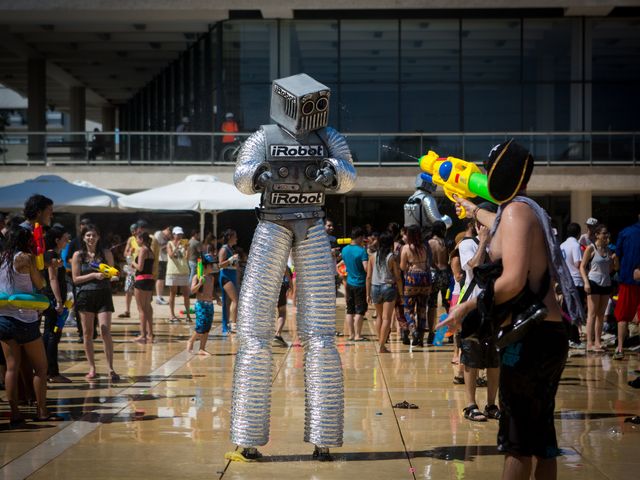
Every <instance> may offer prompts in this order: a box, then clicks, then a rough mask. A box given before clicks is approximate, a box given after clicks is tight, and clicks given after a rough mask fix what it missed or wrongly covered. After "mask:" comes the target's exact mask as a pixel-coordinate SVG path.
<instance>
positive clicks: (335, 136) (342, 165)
mask: <svg viewBox="0 0 640 480" xmlns="http://www.w3.org/2000/svg"><path fill="white" fill-rule="evenodd" d="M324 132H325V134H326V137H327V144H328V147H329V157H330V158H328V159H327V161H328V163H329V164H330V165H331V166H332V167H333V169H334V171H335V173H336V181H337V186H336V187H335V188H334V189H332V190H333V191H334V192H336V193H346V192H348V191H350V190H352V189H353V187H354V186H355V183H356V169H355V168H354V166H353V160H352V159H351V150H349V145H347V140H346V139H345V138H344V136H343V135H342V134H340V133H339V132H338V131H337V130H336V129H334V128H331V127H327V128H326V129H325V130H324Z"/></svg>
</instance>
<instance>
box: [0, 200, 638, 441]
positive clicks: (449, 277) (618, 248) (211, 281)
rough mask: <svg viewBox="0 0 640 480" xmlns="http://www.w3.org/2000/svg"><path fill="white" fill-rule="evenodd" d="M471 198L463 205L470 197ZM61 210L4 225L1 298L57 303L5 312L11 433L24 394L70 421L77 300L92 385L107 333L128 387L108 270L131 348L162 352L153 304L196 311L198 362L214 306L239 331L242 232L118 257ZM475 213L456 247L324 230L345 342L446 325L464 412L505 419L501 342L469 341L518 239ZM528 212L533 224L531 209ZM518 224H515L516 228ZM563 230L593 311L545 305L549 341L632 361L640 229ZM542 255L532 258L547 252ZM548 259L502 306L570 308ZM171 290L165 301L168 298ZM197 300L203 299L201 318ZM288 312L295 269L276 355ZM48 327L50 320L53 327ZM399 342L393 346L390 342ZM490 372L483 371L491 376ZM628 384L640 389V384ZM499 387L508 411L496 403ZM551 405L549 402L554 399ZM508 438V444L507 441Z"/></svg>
mask: <svg viewBox="0 0 640 480" xmlns="http://www.w3.org/2000/svg"><path fill="white" fill-rule="evenodd" d="M460 202H461V204H464V202H465V201H463V200H460ZM467 203H468V202H467ZM518 205H519V204H518ZM53 207H54V206H53V202H52V201H51V200H50V199H48V198H46V197H43V196H41V195H34V196H32V197H31V198H29V199H28V200H27V201H26V204H25V209H24V217H21V216H14V217H12V218H11V219H9V220H7V219H5V217H4V216H3V217H2V218H1V220H2V224H0V227H2V228H1V232H0V291H1V292H2V293H4V294H7V295H10V294H13V293H16V292H24V293H28V292H42V293H44V294H45V295H46V296H47V297H48V298H49V300H50V304H49V306H48V307H47V308H46V309H44V310H42V309H37V308H32V309H30V308H21V309H19V310H17V309H15V308H11V307H9V306H0V343H1V344H2V350H1V353H2V355H0V357H2V358H0V368H1V369H2V370H1V371H0V373H1V374H2V375H1V376H0V379H3V383H4V385H5V388H6V391H7V397H8V400H9V405H10V407H11V419H10V423H11V425H12V426H16V425H20V424H22V422H24V419H23V417H22V416H21V414H20V412H19V410H18V403H19V395H20V394H22V395H27V397H28V396H29V395H33V399H34V400H35V402H36V404H37V406H38V415H37V419H38V420H42V421H45V420H46V421H54V420H59V419H60V417H58V416H56V415H50V414H49V412H48V411H47V409H46V389H47V383H48V382H54V383H66V382H70V381H71V380H70V379H69V378H67V377H65V376H64V375H62V374H61V372H60V369H59V365H58V343H59V342H60V335H61V328H60V323H59V319H60V316H61V315H63V314H64V313H65V312H66V311H68V310H69V309H70V307H69V303H68V300H69V299H73V300H74V306H73V307H72V308H71V310H72V311H73V313H72V316H73V314H75V316H76V320H77V329H78V334H79V339H80V341H82V343H83V345H84V350H85V353H86V358H87V363H88V373H87V374H86V379H87V380H88V381H91V380H93V379H95V378H97V377H98V375H99V372H97V370H96V363H95V355H94V348H93V344H94V340H95V339H96V338H97V334H98V332H99V337H100V338H101V339H102V342H103V343H104V352H105V357H106V360H107V367H108V372H107V375H108V377H109V379H110V380H111V381H112V382H117V381H119V379H120V377H119V375H118V373H116V371H115V369H114V362H113V356H114V351H113V340H112V337H111V320H112V315H113V314H114V310H115V309H114V303H113V297H112V295H113V294H112V291H113V287H114V283H115V282H118V281H120V280H121V279H120V276H118V275H112V274H110V273H109V272H108V269H103V268H101V266H102V265H106V266H108V267H115V268H116V269H119V270H122V271H123V276H124V277H125V280H124V291H125V296H126V300H125V306H126V307H125V311H124V312H122V313H120V314H119V315H118V317H120V318H127V317H130V316H131V313H130V311H131V310H130V309H131V302H132V301H133V300H134V299H135V302H136V305H137V309H138V313H139V321H140V329H139V330H140V331H139V334H138V335H137V336H136V337H135V339H134V341H135V342H137V343H141V344H147V343H153V342H154V309H153V306H152V305H153V304H154V297H155V304H156V305H157V306H161V307H162V306H168V309H169V315H168V317H169V321H170V322H172V323H178V322H181V321H182V319H184V321H186V322H192V316H191V315H192V314H195V328H194V332H193V335H192V336H191V337H190V339H189V340H188V343H187V349H188V350H189V351H190V352H193V351H194V346H195V343H196V341H198V342H199V348H198V351H197V352H195V353H198V354H201V355H208V354H209V353H208V352H207V350H206V344H207V339H208V335H209V332H210V331H211V328H212V321H213V310H214V303H216V302H217V303H218V304H219V305H220V306H221V307H222V332H223V334H225V335H229V334H231V333H233V328H234V324H235V319H236V315H237V305H238V295H239V287H240V285H239V284H240V282H241V276H242V265H243V263H244V262H245V261H246V256H245V255H244V252H242V250H241V249H239V248H238V246H237V241H238V236H237V233H236V232H235V231H234V230H232V229H227V230H225V231H224V232H223V234H222V236H221V238H219V239H217V238H213V236H212V235H209V236H207V238H205V239H204V240H201V238H200V234H199V232H197V231H192V232H191V235H190V236H189V238H186V236H185V232H184V230H183V228H181V227H180V226H171V225H165V226H163V227H162V228H160V229H158V230H157V231H152V229H151V228H150V226H149V224H148V223H147V222H146V221H144V220H140V221H138V222H136V223H135V224H133V225H131V227H130V230H131V236H130V237H129V239H128V240H127V241H126V242H123V243H122V245H121V244H116V245H114V246H112V247H107V246H106V243H105V242H103V241H102V237H101V232H100V231H99V229H98V228H97V227H96V226H95V225H94V224H93V223H92V222H91V220H90V219H87V218H85V219H82V220H81V222H80V230H79V232H78V234H77V236H76V238H73V239H72V238H71V235H70V233H69V232H67V231H65V229H64V227H63V226H62V225H60V224H55V223H54V224H52V216H53ZM464 207H465V208H466V210H467V212H473V213H472V214H471V215H470V216H469V218H468V219H467V220H465V221H464V230H463V231H462V232H460V233H458V234H457V235H456V236H455V239H454V240H447V237H448V236H450V235H447V230H446V226H445V224H444V223H442V222H435V223H434V224H433V225H431V226H430V227H429V228H428V229H427V230H424V229H421V228H420V227H418V226H416V225H409V226H407V227H402V228H401V227H400V225H398V224H396V223H391V224H389V225H387V226H386V228H384V229H383V230H382V231H381V232H376V231H374V229H373V228H372V227H371V225H367V226H366V228H361V227H355V228H353V230H352V231H351V236H350V237H349V238H347V239H338V238H336V237H335V236H334V224H333V221H332V220H331V219H326V221H325V231H326V233H327V235H328V237H329V242H330V245H331V249H332V252H333V255H334V258H335V262H336V289H340V288H344V296H345V304H346V312H345V321H344V328H343V331H342V332H336V335H344V336H345V337H346V338H345V340H347V341H353V342H362V341H367V340H368V338H367V335H365V334H364V333H363V324H364V319H365V316H366V315H367V312H368V310H369V306H372V307H373V309H372V312H371V316H372V319H373V320H374V329H373V331H374V332H375V336H376V337H377V338H376V340H377V347H376V349H377V351H378V352H379V353H380V354H388V353H389V352H390V351H391V350H390V344H391V343H394V344H396V345H406V346H408V348H409V349H413V348H416V347H424V346H431V345H434V343H437V338H438V337H437V335H436V333H437V329H438V328H442V327H443V326H447V327H449V331H448V332H447V333H446V335H445V338H446V339H447V340H445V341H448V342H450V343H453V344H454V345H455V347H456V348H455V353H454V355H453V358H452V360H451V363H452V364H454V366H455V373H454V375H453V383H454V384H458V385H464V389H465V397H466V404H467V406H466V407H465V409H464V412H463V414H464V417H465V418H466V419H468V420H469V421H474V422H485V421H487V420H488V419H499V418H500V417H501V415H502V414H503V408H504V407H503V405H502V404H503V403H504V402H505V398H504V396H511V398H512V400H513V398H517V395H518V394H517V392H503V391H502V390H503V388H504V386H503V385H504V380H503V377H504V376H505V375H507V374H506V373H505V367H504V365H505V363H504V359H503V361H502V362H501V360H500V353H499V348H498V344H497V342H498V341H499V336H498V337H496V336H495V335H479V334H477V333H472V334H468V332H467V333H465V332H464V325H468V324H472V323H473V322H474V319H473V318H471V317H472V316H473V315H474V312H476V311H477V309H471V308H470V307H469V305H474V306H475V305H478V304H481V303H482V302H484V301H485V297H484V295H486V282H487V280H486V277H487V276H488V275H490V274H489V273H487V272H486V271H485V270H483V266H486V265H487V264H488V262H489V260H490V259H489V257H490V254H491V255H495V254H496V252H501V254H502V255H503V258H506V257H505V256H508V259H509V261H510V262H513V261H516V263H517V259H518V255H520V256H522V248H520V250H519V252H520V253H512V252H510V250H509V249H510V248H512V246H511V244H510V243H509V242H504V241H503V242H502V244H501V245H502V246H501V247H497V246H496V245H498V244H497V243H496V238H497V239H498V241H500V240H501V238H500V236H499V235H500V229H499V228H498V229H496V227H495V224H496V222H497V223H499V220H500V213H499V212H497V207H496V206H495V205H493V204H491V203H488V202H486V203H482V204H480V205H474V204H472V203H468V204H467V205H464ZM515 208H524V207H519V206H517V207H515ZM527 208H528V207H527ZM496 214H498V217H496ZM522 215H523V217H526V215H527V213H526V212H523V213H522ZM639 220H640V218H639ZM513 221H514V220H513V218H512V217H508V218H507V220H504V219H503V223H502V224H505V225H511V223H512V222H513ZM502 224H500V225H502ZM36 225H42V226H44V227H45V235H44V243H45V255H44V265H45V266H44V269H42V268H41V269H39V268H38V266H37V262H36V256H37V255H38V254H37V253H36V251H35V250H34V233H33V232H34V227H35V226H36ZM492 226H493V228H492ZM504 228H507V227H504ZM510 228H515V227H513V226H512V225H511V227H510ZM518 228H524V227H518ZM566 232H567V237H566V239H565V241H564V242H563V243H562V244H561V245H560V251H561V253H562V261H563V262H564V263H565V264H566V268H567V270H568V272H569V274H570V278H571V280H572V281H573V283H574V285H575V287H576V288H577V291H578V292H579V297H580V302H581V304H582V307H583V309H584V311H586V315H584V318H575V317H576V315H579V313H576V312H580V310H579V309H578V310H572V309H571V308H564V309H563V310H562V311H561V310H559V309H558V310H557V311H552V307H549V306H548V305H547V310H549V311H552V314H554V315H555V314H557V316H558V318H562V319H563V320H562V321H560V322H558V323H557V324H555V325H553V326H552V327H549V332H547V333H549V334H550V336H549V337H548V338H547V340H546V341H556V342H558V344H559V345H560V344H562V343H563V342H565V340H566V339H568V340H569V341H568V342H565V343H566V345H562V346H559V348H558V351H559V352H560V355H561V354H562V352H563V350H564V349H565V348H566V349H568V348H569V347H571V348H579V349H585V350H586V353H587V354H593V355H596V354H605V352H606V350H607V348H608V346H610V345H612V343H613V342H614V341H615V340H612V339H615V338H617V344H616V346H615V349H614V351H613V358H614V359H616V360H620V359H623V358H624V356H625V350H624V349H625V348H635V346H637V344H638V335H637V332H636V333H635V334H634V335H633V336H629V334H628V327H629V324H630V323H635V324H637V322H638V309H639V304H640V286H639V285H640V284H639V283H638V282H639V281H640V258H639V256H640V221H639V222H638V223H636V224H634V225H632V226H630V227H628V228H626V229H624V230H623V231H621V232H620V233H619V235H618V239H617V242H616V243H613V241H612V240H611V236H610V232H609V230H608V229H607V227H606V225H604V224H603V223H601V222H599V221H598V220H596V219H595V218H589V219H587V220H586V233H584V234H582V229H581V227H580V225H578V224H576V223H571V224H569V225H568V227H567V229H566ZM536 235H538V234H536ZM542 235H543V234H540V235H539V238H538V237H536V236H535V235H534V236H533V239H531V240H527V241H530V242H541V245H542V243H543V237H542ZM345 244H346V245H345ZM541 245H540V246H536V247H535V248H534V249H533V250H532V252H533V251H535V252H538V251H540V252H544V251H545V249H544V248H543V247H542V246H541ZM121 247H122V248H121ZM520 247H521V246H520ZM498 248H500V249H501V250H498ZM532 262H534V260H532ZM538 263H539V265H538V264H537V263H535V262H534V263H529V267H528V268H529V270H528V271H529V275H530V278H529V280H526V278H527V275H526V273H527V272H524V273H525V275H524V276H523V272H520V271H519V270H517V271H516V273H509V275H512V276H511V277H509V278H508V280H507V281H509V282H512V283H513V285H511V284H509V283H500V282H499V281H496V282H495V284H494V286H493V288H495V293H494V295H496V298H497V297H498V295H506V294H504V293H502V292H504V291H508V292H509V295H511V294H515V293H517V292H516V291H515V290H514V289H518V288H521V287H522V286H523V285H524V284H523V283H522V282H528V283H526V284H527V285H529V283H532V284H533V285H535V286H536V288H539V291H541V292H544V291H546V290H545V289H549V287H552V288H551V289H550V290H549V291H555V292H556V294H557V300H558V301H559V304H562V305H564V306H565V307H567V298H564V297H565V296H566V292H563V291H562V289H561V288H560V286H557V288H553V285H549V282H550V276H549V273H548V272H546V271H545V268H546V267H545V265H546V264H547V263H546V261H542V260H541V259H540V260H539V262H538ZM519 268H520V270H522V268H524V267H523V266H520V267H519ZM499 272H500V275H501V276H500V278H503V277H504V276H505V275H506V273H505V272H507V268H506V266H503V265H501V266H500V270H499ZM509 272H511V270H509ZM517 275H520V277H522V278H524V280H518V281H517V282H516V281H515V279H516V278H520V277H517ZM531 275H532V276H531ZM167 288H168V292H169V299H168V301H167V300H166V299H165V291H166V289H167ZM531 288H534V286H531ZM178 296H181V297H182V299H183V305H184V309H183V310H182V311H178V310H177V306H176V297H178ZM192 297H193V298H194V299H195V307H194V308H193V309H192V308H191V298H192ZM508 298H511V297H508ZM546 300H547V299H546V297H545V301H546ZM291 303H295V265H293V264H292V262H291V261H290V262H289V265H288V268H287V272H286V274H285V276H284V278H283V282H282V288H281V293H280V298H279V300H278V311H277V312H274V321H275V322H276V336H275V338H274V345H276V346H288V343H287V342H286V341H285V340H284V338H283V328H284V325H285V321H286V317H287V314H286V309H287V304H291ZM458 307H459V308H458ZM438 309H441V312H443V316H442V317H441V319H440V322H438V320H437V318H436V317H437V313H438ZM463 318H465V322H464V325H462V327H463V328H462V332H461V331H460V329H459V328H456V327H458V326H460V325H461V324H462V323H463V322H462V319H463ZM41 319H44V322H43V324H42V326H41ZM445 319H446V320H445ZM549 323H553V322H549ZM581 324H584V325H583V326H581ZM607 325H608V327H607ZM559 328H562V332H560V330H558V329H559ZM41 330H42V334H41ZM290 331H291V332H290V333H291V334H292V341H293V343H295V344H298V343H299V340H298V339H297V337H296V334H295V326H293V327H290ZM393 334H395V338H392V337H393ZM41 336H42V339H41V338H40V337H41ZM583 339H584V341H583ZM400 348H403V347H400ZM394 350H396V348H394ZM396 351H397V350H396ZM501 363H502V365H501ZM559 363H562V365H564V364H563V362H559ZM501 370H502V372H501ZM482 371H484V372H485V374H484V375H481V374H480V372H482ZM560 372H561V369H560V370H557V369H556V371H554V372H551V373H550V374H551V375H552V376H553V375H555V376H558V378H559V375H560ZM510 375H515V374H513V373H511V374H510ZM630 383H631V385H632V386H633V387H636V388H639V387H640V379H636V380H635V381H633V382H630ZM20 384H22V385H21V386H20V387H19V385H20ZM499 385H500V396H501V401H500V402H497V400H496V398H497V395H498V390H499ZM556 385H557V383H556ZM25 386H27V388H25ZM479 386H480V387H484V386H486V387H487V394H486V398H487V400H486V405H485V407H484V408H483V409H480V408H479V406H478V402H477V398H476V397H477V395H476V389H477V387H479ZM19 392H20V393H19ZM553 395H555V392H553ZM545 398H547V400H548V398H549V394H547V395H546V397H545ZM498 403H500V404H501V406H500V407H499V406H498ZM506 403H507V404H509V402H508V401H507V402H506ZM505 435H507V436H508V432H507V433H505ZM554 436H555V433H554ZM507 443H508V442H507Z"/></svg>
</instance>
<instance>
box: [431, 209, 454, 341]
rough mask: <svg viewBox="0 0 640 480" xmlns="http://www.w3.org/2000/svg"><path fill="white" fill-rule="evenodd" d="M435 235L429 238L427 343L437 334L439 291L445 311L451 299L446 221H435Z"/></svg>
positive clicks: (433, 227) (433, 231)
mask: <svg viewBox="0 0 640 480" xmlns="http://www.w3.org/2000/svg"><path fill="white" fill-rule="evenodd" d="M431 232H432V234H433V236H432V237H431V239H429V248H430V249H431V255H432V264H431V282H432V286H431V294H430V295H429V300H428V308H429V310H428V313H427V322H428V324H429V335H428V336H427V344H428V345H431V344H433V337H434V336H435V331H434V326H435V324H436V313H437V310H438V293H440V295H441V297H442V306H443V307H444V309H445V311H446V312H447V313H448V312H449V301H448V300H447V289H448V288H449V284H450V283H451V272H450V270H449V252H448V251H447V246H446V245H445V243H444V236H445V235H446V233H447V226H446V225H445V223H444V222H441V221H440V220H437V221H435V222H433V226H432V227H431Z"/></svg>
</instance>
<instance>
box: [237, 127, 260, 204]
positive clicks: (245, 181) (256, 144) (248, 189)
mask: <svg viewBox="0 0 640 480" xmlns="http://www.w3.org/2000/svg"><path fill="white" fill-rule="evenodd" d="M265 143H266V140H265V136H264V132H263V131H262V129H260V130H258V131H257V132H254V133H252V134H251V135H250V136H249V138H247V139H246V140H245V141H244V142H243V143H242V147H240V151H239V152H238V158H237V159H236V169H235V172H234V174H233V183H234V184H235V186H236V188H237V189H238V190H240V191H241V192H242V193H244V194H246V195H252V194H254V193H257V191H256V190H255V189H254V188H253V179H254V176H255V174H256V171H257V170H258V168H260V166H262V165H264V164H265V157H266V150H265V148H266V146H265Z"/></svg>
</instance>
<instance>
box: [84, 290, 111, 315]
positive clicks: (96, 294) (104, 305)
mask: <svg viewBox="0 0 640 480" xmlns="http://www.w3.org/2000/svg"><path fill="white" fill-rule="evenodd" d="M76 307H77V309H78V312H86V313H103V312H114V311H115V309H114V308H113V298H112V297H111V290H106V289H102V290H82V291H80V292H78V295H77V296H76Z"/></svg>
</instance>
